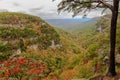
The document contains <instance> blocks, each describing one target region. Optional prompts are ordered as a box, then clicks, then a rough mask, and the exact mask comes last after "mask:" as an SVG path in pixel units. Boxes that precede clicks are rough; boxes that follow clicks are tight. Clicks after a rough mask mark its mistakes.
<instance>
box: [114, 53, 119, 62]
mask: <svg viewBox="0 0 120 80" xmlns="http://www.w3.org/2000/svg"><path fill="white" fill-rule="evenodd" d="M115 60H116V63H117V64H120V54H117V55H116V56H115Z"/></svg>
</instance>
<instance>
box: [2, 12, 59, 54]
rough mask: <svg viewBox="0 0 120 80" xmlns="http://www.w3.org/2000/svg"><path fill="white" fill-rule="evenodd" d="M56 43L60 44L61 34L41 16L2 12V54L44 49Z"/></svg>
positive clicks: (54, 45)
mask: <svg viewBox="0 0 120 80" xmlns="http://www.w3.org/2000/svg"><path fill="white" fill-rule="evenodd" d="M56 45H60V38H59V35H58V34H57V32H56V31H55V30H54V28H53V27H51V26H50V25H49V24H47V23H46V22H45V21H43V20H42V19H40V18H39V17H36V16H32V15H27V14H21V13H11V12H1V13H0V52H1V54H4V53H17V54H20V53H22V52H24V51H25V52H26V51H27V50H29V49H31V50H43V49H48V48H53V47H56ZM51 46H53V47H51Z"/></svg>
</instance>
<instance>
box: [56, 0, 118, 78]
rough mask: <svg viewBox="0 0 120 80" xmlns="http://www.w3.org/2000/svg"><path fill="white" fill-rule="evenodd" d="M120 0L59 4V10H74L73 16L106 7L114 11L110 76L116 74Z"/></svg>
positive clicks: (70, 0) (76, 0)
mask: <svg viewBox="0 0 120 80" xmlns="http://www.w3.org/2000/svg"><path fill="white" fill-rule="evenodd" d="M119 1H120V0H61V2H60V3H59V5H58V11H68V12H73V13H74V14H73V17H74V16H76V15H78V14H79V13H80V12H82V13H83V14H85V15H86V13H87V12H89V11H91V10H92V9H97V8H105V9H107V8H108V9H110V10H111V12H112V17H111V27H110V28H111V30H110V57H109V60H110V63H109V67H108V73H107V75H109V76H115V75H116V71H115V44H116V25H117V18H118V10H119Z"/></svg>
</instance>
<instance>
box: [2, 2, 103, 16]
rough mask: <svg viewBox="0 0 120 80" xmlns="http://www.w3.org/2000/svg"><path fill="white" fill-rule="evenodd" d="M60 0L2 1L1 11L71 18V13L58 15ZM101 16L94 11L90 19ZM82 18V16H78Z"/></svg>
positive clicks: (98, 12)
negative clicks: (53, 0)
mask: <svg viewBox="0 0 120 80" xmlns="http://www.w3.org/2000/svg"><path fill="white" fill-rule="evenodd" d="M59 2H60V0H56V1H55V2H52V0H1V1H0V4H1V5H0V9H7V10H8V11H13V12H26V13H29V14H34V15H38V16H40V17H42V18H71V16H72V14H71V13H66V12H64V13H61V14H60V15H58V13H57V4H58V3H59ZM95 16H101V14H100V11H92V12H91V13H90V14H88V17H95ZM78 17H82V16H81V15H79V16H77V18H78Z"/></svg>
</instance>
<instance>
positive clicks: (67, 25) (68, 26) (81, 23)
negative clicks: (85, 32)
mask: <svg viewBox="0 0 120 80" xmlns="http://www.w3.org/2000/svg"><path fill="white" fill-rule="evenodd" d="M98 19H99V17H96V18H65V19H45V21H46V22H48V23H49V24H50V25H52V26H54V27H58V28H61V29H63V30H65V31H70V32H71V31H72V32H73V31H76V29H77V30H79V29H81V28H83V27H88V26H93V25H95V24H96V22H97V20H98Z"/></svg>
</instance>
